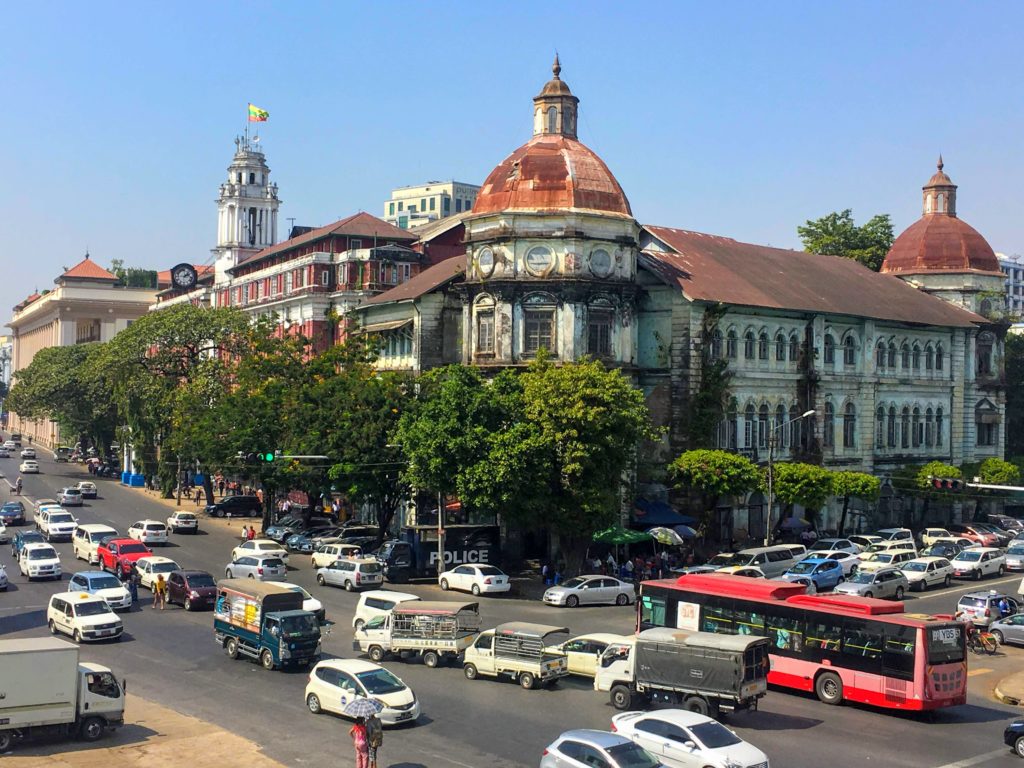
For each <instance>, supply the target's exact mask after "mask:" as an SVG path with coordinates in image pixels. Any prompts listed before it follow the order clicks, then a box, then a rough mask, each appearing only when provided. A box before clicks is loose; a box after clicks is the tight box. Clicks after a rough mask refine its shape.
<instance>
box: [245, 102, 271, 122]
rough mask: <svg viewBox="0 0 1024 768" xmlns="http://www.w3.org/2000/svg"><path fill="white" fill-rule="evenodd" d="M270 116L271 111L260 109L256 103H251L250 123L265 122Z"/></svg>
mask: <svg viewBox="0 0 1024 768" xmlns="http://www.w3.org/2000/svg"><path fill="white" fill-rule="evenodd" d="M268 117H270V113H269V112H267V110H265V109H260V108H259V107H257V106H256V105H255V104H250V105H249V122H250V123H265V122H267V118H268Z"/></svg>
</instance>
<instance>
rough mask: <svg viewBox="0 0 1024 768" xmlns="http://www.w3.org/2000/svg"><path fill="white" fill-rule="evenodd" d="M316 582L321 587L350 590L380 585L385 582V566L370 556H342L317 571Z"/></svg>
mask: <svg viewBox="0 0 1024 768" xmlns="http://www.w3.org/2000/svg"><path fill="white" fill-rule="evenodd" d="M316 583H317V584H319V585H320V586H321V587H323V586H325V585H328V584H329V585H330V586H332V587H343V588H344V589H346V590H348V591H349V592H351V591H353V590H355V589H362V588H363V587H378V586H380V585H381V584H383V583H384V568H383V567H381V564H380V563H378V562H377V561H376V560H374V559H373V558H370V557H364V558H355V557H341V558H338V559H337V560H335V561H334V562H333V563H331V564H329V565H327V566H325V567H324V568H320V569H319V570H318V571H317V572H316Z"/></svg>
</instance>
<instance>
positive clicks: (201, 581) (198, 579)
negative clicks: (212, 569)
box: [188, 573, 216, 589]
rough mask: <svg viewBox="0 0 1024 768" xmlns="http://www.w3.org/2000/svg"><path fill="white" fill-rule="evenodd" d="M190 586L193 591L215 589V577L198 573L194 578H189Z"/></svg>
mask: <svg viewBox="0 0 1024 768" xmlns="http://www.w3.org/2000/svg"><path fill="white" fill-rule="evenodd" d="M188 585H189V586H190V587H191V588H192V589H200V588H202V587H215V586H216V582H214V580H213V576H211V575H210V574H208V573H197V574H195V575H194V576H189V577H188Z"/></svg>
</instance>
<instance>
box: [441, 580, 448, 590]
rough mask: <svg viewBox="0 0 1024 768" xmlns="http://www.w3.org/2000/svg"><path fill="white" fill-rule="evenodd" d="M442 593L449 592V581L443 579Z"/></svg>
mask: <svg viewBox="0 0 1024 768" xmlns="http://www.w3.org/2000/svg"><path fill="white" fill-rule="evenodd" d="M441 591H442V592H447V591H448V579H441Z"/></svg>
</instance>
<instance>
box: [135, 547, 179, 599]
mask: <svg viewBox="0 0 1024 768" xmlns="http://www.w3.org/2000/svg"><path fill="white" fill-rule="evenodd" d="M135 570H136V571H138V572H139V584H141V585H142V586H144V587H145V588H146V589H149V590H152V589H153V584H154V582H156V580H157V577H158V576H159V575H160V574H161V573H162V574H163V575H164V581H167V577H168V575H170V573H171V571H180V570H181V566H180V565H178V564H177V563H176V562H174V561H173V560H171V558H169V557H160V556H159V555H153V556H151V557H140V558H139V559H138V560H136V561H135Z"/></svg>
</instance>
